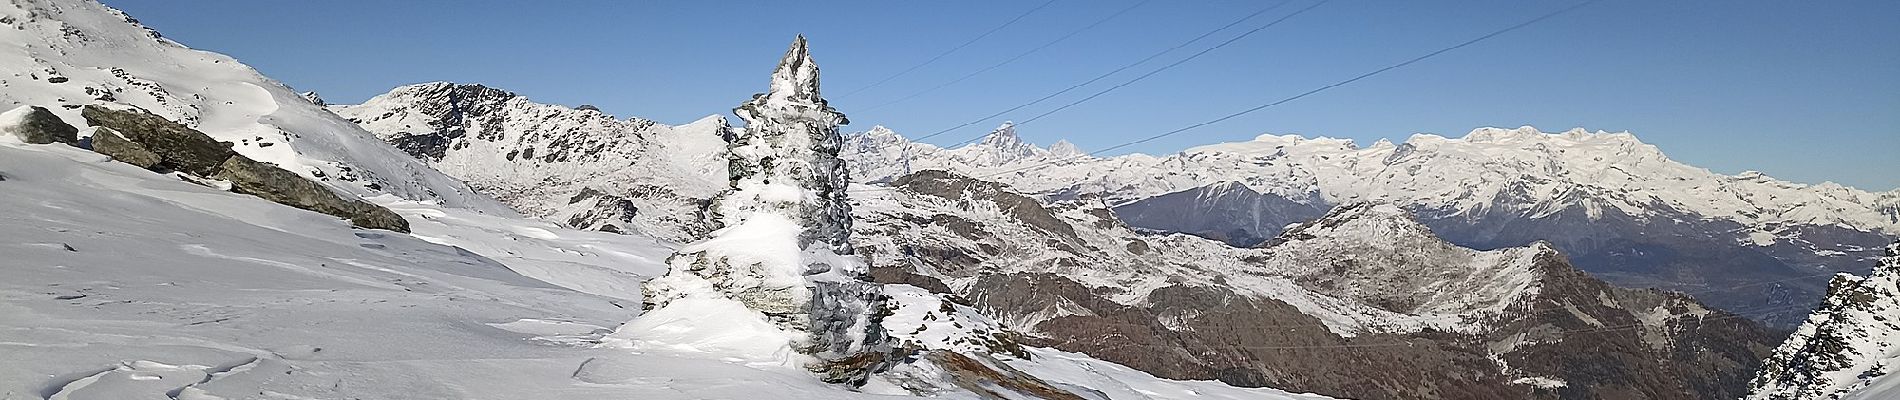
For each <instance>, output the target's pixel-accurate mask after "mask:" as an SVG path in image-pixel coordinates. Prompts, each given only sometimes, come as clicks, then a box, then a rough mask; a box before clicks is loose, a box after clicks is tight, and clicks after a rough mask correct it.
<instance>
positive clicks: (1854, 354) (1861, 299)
mask: <svg viewBox="0 0 1900 400" xmlns="http://www.w3.org/2000/svg"><path fill="white" fill-rule="evenodd" d="M1895 372H1900V242H1895V243H1893V244H1890V245H1888V246H1887V249H1886V256H1885V257H1882V258H1881V260H1880V263H1879V264H1878V265H1876V266H1874V271H1873V273H1872V274H1869V275H1868V276H1867V277H1864V278H1863V277H1857V276H1853V275H1848V274H1839V275H1836V276H1835V277H1834V281H1833V282H1831V283H1829V285H1828V289H1827V298H1826V299H1824V300H1822V301H1821V306H1820V307H1818V308H1816V309H1815V310H1814V313H1813V314H1811V315H1809V316H1808V321H1807V323H1804V324H1802V325H1801V327H1800V328H1799V329H1796V330H1795V332H1794V334H1793V335H1790V336H1788V340H1787V341H1784V342H1782V343H1781V347H1779V348H1776V349H1775V352H1774V354H1772V355H1769V356H1768V359H1767V360H1764V361H1762V368H1761V371H1760V372H1758V373H1756V375H1755V380H1754V381H1752V382H1749V386H1750V388H1751V389H1752V390H1751V393H1750V394H1749V395H1748V399H1759V400H1808V399H1842V398H1870V399H1872V398H1892V397H1886V396H1892V395H1894V394H1895V393H1894V392H1900V388H1896V386H1900V385H1894V383H1895V382H1894V381H1890V380H1891V379H1895V377H1891V376H1888V375H1889V374H1893V373H1895ZM1883 380H1885V381H1884V382H1883ZM1869 390H1871V391H1877V392H1880V393H1867V392H1864V391H1869Z"/></svg>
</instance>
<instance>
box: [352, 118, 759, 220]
mask: <svg viewBox="0 0 1900 400" xmlns="http://www.w3.org/2000/svg"><path fill="white" fill-rule="evenodd" d="M329 109H330V110H332V111H335V112H336V113H337V114H338V115H341V116H343V117H345V118H348V119H349V120H350V121H354V122H356V123H359V124H361V125H362V126H364V127H365V128H367V129H369V130H370V131H372V132H376V133H377V135H379V136H380V137H381V138H382V139H383V140H385V141H388V142H389V143H391V144H394V145H395V146H396V147H398V148H401V149H403V150H404V151H406V152H408V153H409V154H410V155H412V156H415V157H416V158H419V159H422V160H424V161H425V162H428V163H430V165H433V166H435V168H437V169H440V170H442V171H444V172H447V173H449V174H450V175H454V176H457V177H461V178H462V179H464V180H466V181H469V182H471V183H472V184H474V185H475V186H476V187H477V188H478V189H481V190H482V191H483V192H486V193H489V194H491V195H493V196H495V197H496V198H497V199H500V200H501V201H503V202H506V203H508V204H509V205H511V206H514V207H515V208H516V209H518V210H520V211H521V212H523V213H525V214H528V215H530V216H535V217H540V218H544V219H547V220H550V221H554V222H557V223H564V224H566V225H568V226H570V227H574V228H577V229H594V230H608V231H626V232H640V233H643V234H647V235H652V236H655V237H660V238H664V239H668V240H673V241H681V242H683V241H688V240H690V239H691V238H693V237H694V236H696V235H700V234H704V233H706V232H707V231H708V229H707V226H706V225H705V224H704V222H703V220H704V215H702V214H701V209H703V208H704V207H705V202H706V201H707V199H710V198H711V197H712V195H713V194H714V193H715V192H716V191H717V190H718V188H720V187H722V186H720V185H705V184H702V183H705V182H717V181H721V180H723V179H724V178H725V174H726V165H725V162H726V161H725V159H724V157H723V151H724V150H723V148H724V147H725V141H724V139H722V138H721V137H722V135H725V134H727V132H728V130H729V129H731V128H730V127H729V126H728V125H727V123H726V120H725V119H724V118H722V117H718V116H708V117H706V118H702V119H700V120H698V121H694V122H692V123H688V124H684V125H679V126H668V125H664V124H660V123H657V122H654V121H651V120H647V119H642V118H627V119H619V118H615V117H614V116H612V115H608V114H605V113H602V112H600V111H599V110H593V109H576V108H570V107H566V106H560V105H550V104H541V103H535V102H533V101H532V100H530V99H528V98H527V97H525V96H521V95H517V94H515V93H511V92H508V91H505V90H501V89H495V88H491V87H487V86H482V85H479V84H456V83H449V82H433V83H424V84H416V85H408V86H403V87H398V88H395V89H394V90H391V91H390V92H389V93H385V94H382V95H378V96H376V97H374V98H371V99H370V100H369V101H366V102H364V103H363V104H360V105H332V106H330V107H329Z"/></svg>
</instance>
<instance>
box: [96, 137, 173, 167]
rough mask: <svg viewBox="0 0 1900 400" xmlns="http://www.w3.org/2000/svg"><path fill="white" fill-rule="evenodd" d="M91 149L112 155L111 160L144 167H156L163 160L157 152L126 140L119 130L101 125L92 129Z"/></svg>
mask: <svg viewBox="0 0 1900 400" xmlns="http://www.w3.org/2000/svg"><path fill="white" fill-rule="evenodd" d="M92 151H93V152H96V153H99V154H104V155H108V156H112V159H113V160H118V161H119V162H122V163H126V164H132V165H136V166H138V167H139V168H144V169H153V168H155V167H158V164H159V163H161V162H164V159H163V158H162V157H159V156H158V153H153V152H152V151H151V150H149V149H146V148H145V146H142V145H139V144H138V143H133V142H132V141H131V140H127V139H126V138H125V136H123V135H121V134H119V131H115V130H112V128H107V127H103V126H101V127H97V128H94V129H93V132H92Z"/></svg>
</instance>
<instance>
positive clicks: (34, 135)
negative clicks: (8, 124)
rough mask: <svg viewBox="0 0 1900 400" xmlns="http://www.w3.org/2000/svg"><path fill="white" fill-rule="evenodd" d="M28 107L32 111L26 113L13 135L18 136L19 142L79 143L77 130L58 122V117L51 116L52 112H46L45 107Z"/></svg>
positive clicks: (64, 122)
mask: <svg viewBox="0 0 1900 400" xmlns="http://www.w3.org/2000/svg"><path fill="white" fill-rule="evenodd" d="M29 107H31V108H32V111H29V112H27V114H26V118H25V120H24V121H21V123H20V126H19V127H17V128H15V129H17V130H16V131H15V132H14V134H15V135H19V136H20V140H21V141H25V142H27V143H32V144H49V143H65V144H78V143H79V128H74V127H73V126H72V125H68V124H66V121H62V120H60V119H59V116H58V115H53V112H52V111H50V110H47V109H46V107H40V106H29Z"/></svg>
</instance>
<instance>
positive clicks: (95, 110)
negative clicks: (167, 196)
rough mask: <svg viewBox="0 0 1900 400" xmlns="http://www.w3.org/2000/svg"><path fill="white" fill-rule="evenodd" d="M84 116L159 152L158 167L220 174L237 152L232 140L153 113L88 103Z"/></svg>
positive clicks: (204, 173) (196, 173)
mask: <svg viewBox="0 0 1900 400" xmlns="http://www.w3.org/2000/svg"><path fill="white" fill-rule="evenodd" d="M80 115H83V116H85V117H86V123H88V124H91V125H93V126H101V127H107V128H112V130H113V131H117V132H118V133H119V134H120V135H123V136H125V139H128V140H130V141H132V142H134V143H138V144H139V145H140V146H143V147H145V148H146V149H147V150H149V151H151V152H152V153H155V154H158V156H159V159H160V161H159V163H158V164H156V166H157V167H161V168H166V169H173V170H178V171H184V172H186V173H190V174H192V175H197V176H206V177H208V176H213V175H217V174H218V170H219V168H221V167H222V166H223V165H224V160H227V159H230V158H231V156H234V155H237V152H235V151H232V150H231V144H230V143H225V142H219V141H217V140H216V139H212V138H211V136H207V135H205V134H204V133H203V132H198V131H197V130H193V129H191V128H189V127H186V126H184V125H179V124H178V123H176V122H172V121H171V120H167V119H165V117H160V116H157V115H152V114H151V113H147V112H143V111H120V110H113V109H108V108H104V107H99V106H86V108H85V110H83V111H81V112H80ZM148 168H149V167H148Z"/></svg>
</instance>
